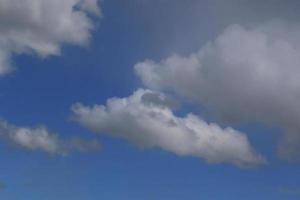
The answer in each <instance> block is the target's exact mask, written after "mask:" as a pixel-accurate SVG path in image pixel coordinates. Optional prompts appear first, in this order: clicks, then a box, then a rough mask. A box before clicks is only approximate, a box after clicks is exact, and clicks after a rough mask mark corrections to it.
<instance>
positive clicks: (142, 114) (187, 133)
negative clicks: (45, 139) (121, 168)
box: [72, 89, 266, 167]
mask: <svg viewBox="0 0 300 200" xmlns="http://www.w3.org/2000/svg"><path fill="white" fill-rule="evenodd" d="M145 96H146V97H150V96H151V97H152V96H155V98H147V101H146V102H145ZM163 96H164V95H163V94H158V93H156V92H153V91H151V90H143V89H139V90H137V91H136V92H134V93H133V94H132V95H131V96H129V97H126V98H111V99H108V100H107V103H106V105H95V106H92V107H89V106H84V105H82V104H79V103H78V104H75V105H73V107H72V111H73V113H74V115H73V118H74V120H75V121H77V122H78V123H80V124H81V125H82V126H84V127H86V128H88V129H90V130H92V131H94V132H97V133H102V134H108V135H111V136H113V137H118V138H123V139H126V140H128V141H129V142H132V143H134V144H136V145H138V146H139V147H141V148H153V147H158V148H161V149H163V150H166V151H169V152H172V153H175V154H177V155H181V156H195V157H199V158H203V159H205V160H206V161H207V162H209V163H231V164H234V165H237V166H239V167H253V166H257V165H260V164H264V163H265V162H266V161H265V159H264V158H263V157H262V156H261V155H259V154H257V153H256V152H255V150H254V149H253V148H252V146H251V145H250V143H249V141H248V139H247V136H246V135H245V134H243V133H241V132H239V131H237V130H234V129H232V128H225V129H223V128H221V127H219V126H218V125H217V124H214V123H210V124H209V123H206V122H205V121H203V120H202V119H200V118H199V117H197V116H195V115H193V114H188V115H187V116H185V117H177V116H175V115H174V113H173V112H172V110H171V109H170V108H169V107H167V106H166V105H165V102H163V101H161V97H163ZM156 97H158V99H160V100H159V101H158V99H157V98H156ZM151 99H152V100H154V102H153V103H150V102H149V101H151Z"/></svg>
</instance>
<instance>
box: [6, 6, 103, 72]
mask: <svg viewBox="0 0 300 200" xmlns="http://www.w3.org/2000/svg"><path fill="white" fill-rule="evenodd" d="M91 14H92V15H96V16H100V15H101V11H100V8H99V6H98V2H97V0H63V1H61V0H0V75H3V74H5V73H8V72H10V71H11V70H12V63H11V56H12V55H13V54H24V53H25V54H36V55H38V56H41V57H47V56H49V55H59V54H60V49H61V45H63V44H65V43H66V44H74V45H86V44H87V42H88V40H89V38H90V31H91V30H92V29H93V23H92V20H91V18H90V16H91Z"/></svg>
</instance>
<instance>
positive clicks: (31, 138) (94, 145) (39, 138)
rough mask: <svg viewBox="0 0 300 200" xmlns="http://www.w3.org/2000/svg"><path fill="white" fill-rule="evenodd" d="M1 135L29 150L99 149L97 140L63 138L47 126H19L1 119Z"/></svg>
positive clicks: (61, 152) (68, 150)
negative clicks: (50, 130) (51, 131)
mask: <svg viewBox="0 0 300 200" xmlns="http://www.w3.org/2000/svg"><path fill="white" fill-rule="evenodd" d="M0 137H2V138H4V139H6V140H7V141H8V142H10V143H11V144H13V145H15V146H19V147H21V148H24V149H28V150H39V151H44V152H47V153H49V154H58V155H66V154H68V153H69V152H70V151H80V152H85V151H90V150H97V149H98V148H99V143H98V142H97V141H96V140H92V141H85V140H82V139H79V138H72V139H69V140H62V139H60V138H59V137H58V135H57V134H53V133H50V132H49V131H48V130H47V128H45V127H37V128H29V127H17V126H14V125H11V124H9V123H8V122H6V121H0Z"/></svg>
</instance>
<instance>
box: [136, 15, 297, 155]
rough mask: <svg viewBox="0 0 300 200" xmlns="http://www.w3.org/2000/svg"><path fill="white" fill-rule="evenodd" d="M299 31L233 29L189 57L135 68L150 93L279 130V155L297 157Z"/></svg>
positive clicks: (287, 27) (289, 27) (273, 25)
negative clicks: (172, 94)
mask: <svg viewBox="0 0 300 200" xmlns="http://www.w3.org/2000/svg"><path fill="white" fill-rule="evenodd" d="M299 63H300V27H299V26H298V25H297V24H296V25H295V24H289V23H286V22H283V21H281V22H279V21H277V22H270V23H266V24H263V25H260V26H257V27H255V28H245V27H243V26H240V25H231V26H229V27H228V28H227V29H226V30H225V31H224V32H223V33H222V34H221V35H219V36H218V37H217V38H216V40H215V41H214V42H208V43H207V44H206V45H204V46H203V47H202V48H201V49H200V50H199V51H198V52H196V53H192V54H191V55H188V56H180V55H173V56H170V57H168V58H166V59H163V60H162V61H160V62H155V61H152V60H146V61H144V62H141V63H138V64H136V65H135V70H136V73H137V75H138V76H139V77H140V78H141V80H142V81H143V83H144V84H145V85H147V86H149V87H150V88H155V89H158V90H167V91H172V92H175V93H177V94H179V95H181V96H184V97H187V98H188V99H189V100H191V101H193V102H195V103H198V104H201V105H205V106H206V107H207V108H209V110H210V111H211V112H212V113H215V114H216V116H219V117H220V119H222V120H224V121H226V122H229V123H233V122H234V123H236V122H249V121H255V122H261V123H264V124H267V125H275V126H280V127H281V128H282V129H284V135H283V138H282V140H281V144H280V146H279V155H280V156H281V157H282V158H284V159H294V158H298V157H299V152H300V151H299V150H300V125H299V124H300V123H299V119H300V107H299V100H300V66H299Z"/></svg>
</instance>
